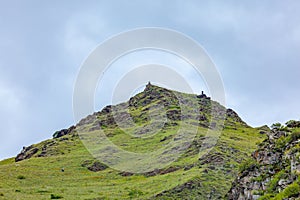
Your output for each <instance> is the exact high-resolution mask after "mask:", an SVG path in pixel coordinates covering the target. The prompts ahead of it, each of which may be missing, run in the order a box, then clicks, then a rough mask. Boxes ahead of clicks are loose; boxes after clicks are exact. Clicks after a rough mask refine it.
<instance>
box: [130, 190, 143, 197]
mask: <svg viewBox="0 0 300 200" xmlns="http://www.w3.org/2000/svg"><path fill="white" fill-rule="evenodd" d="M128 195H129V196H130V197H138V196H140V195H143V192H142V191H140V190H137V189H133V190H130V191H129V192H128Z"/></svg>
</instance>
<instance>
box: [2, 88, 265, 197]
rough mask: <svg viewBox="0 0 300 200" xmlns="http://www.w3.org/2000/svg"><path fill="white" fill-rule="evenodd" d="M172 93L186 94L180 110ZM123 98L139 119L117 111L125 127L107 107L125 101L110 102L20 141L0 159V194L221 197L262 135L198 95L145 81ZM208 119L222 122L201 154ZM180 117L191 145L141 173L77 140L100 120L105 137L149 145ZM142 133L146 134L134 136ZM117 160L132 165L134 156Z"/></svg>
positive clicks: (163, 140) (168, 138)
mask: <svg viewBox="0 0 300 200" xmlns="http://www.w3.org/2000/svg"><path fill="white" fill-rule="evenodd" d="M178 96H182V97H184V99H185V100H186V104H184V105H183V106H185V108H184V109H185V110H187V112H186V111H185V113H184V111H183V110H182V109H181V108H182V107H180V106H182V105H180V101H179V100H178ZM127 103H128V105H129V109H128V110H129V114H130V116H131V117H132V119H133V122H134V124H135V125H137V126H134V125H132V124H131V122H130V121H127V120H128V119H127V118H126V117H122V119H123V120H124V121H121V122H119V123H121V124H122V123H123V124H122V125H124V127H122V128H120V127H119V126H118V124H117V123H116V122H115V121H114V119H113V117H112V113H113V111H116V112H118V113H119V114H120V113H121V114H122V113H124V112H125V111H126V110H125V109H124V105H125V104H120V105H116V106H108V107H106V108H104V109H103V110H102V111H101V112H97V113H94V114H93V115H90V116H88V117H87V118H85V119H83V120H82V121H81V122H79V123H78V124H77V125H76V127H70V128H69V129H66V130H62V131H58V132H56V133H55V134H54V138H53V139H49V140H46V141H43V142H41V143H38V144H34V145H32V146H30V147H27V148H25V149H24V150H23V153H21V154H19V156H18V157H17V159H15V158H11V159H7V160H3V161H0V199H59V198H63V199H220V198H222V197H223V196H224V195H225V194H226V193H227V191H228V190H229V189H230V187H231V182H232V181H233V180H234V177H235V176H236V175H237V170H238V167H239V164H240V163H241V162H242V161H243V160H245V159H246V158H247V157H249V156H250V154H251V152H252V151H254V149H255V148H256V144H258V143H260V142H261V141H262V140H263V139H264V137H265V136H264V135H262V134H260V133H259V130H258V129H255V128H251V127H249V126H248V125H246V124H245V123H244V122H243V121H242V120H241V119H240V118H239V117H238V116H237V114H236V113H235V112H234V111H232V110H230V109H227V110H226V109H225V108H224V107H222V106H221V105H219V104H218V103H217V102H214V101H211V100H210V99H209V98H206V97H203V96H196V95H191V94H182V93H178V92H175V91H170V90H167V89H164V88H160V87H157V86H152V85H150V86H147V88H146V89H145V91H143V92H142V93H140V94H137V95H136V96H134V97H132V98H131V99H130V100H129V101H128V102H127ZM160 105H163V107H161V106H160ZM212 110H214V112H215V113H218V112H220V113H222V111H224V112H223V113H224V114H225V116H226V119H225V123H224V125H222V123H218V122H220V121H221V120H222V119H221V117H220V118H218V116H212V114H211V113H212V112H211V111H212ZM157 112H163V113H164V114H163V117H164V118H163V119H165V120H166V121H165V122H164V123H163V126H162V127H156V125H157V124H160V122H161V119H160V118H159V117H160V116H157V115H156V114H155V113H157ZM195 113H196V114H195ZM197 113H198V114H199V115H197ZM124 116H126V115H124ZM182 116H184V117H182ZM156 117H157V118H156ZM150 118H151V119H152V120H149V119H150ZM213 120H215V121H216V123H215V124H214V125H215V126H222V129H223V131H222V134H221V136H220V138H219V139H218V141H217V144H216V145H215V146H214V147H213V149H212V150H211V151H210V152H209V153H208V154H206V155H204V156H199V149H200V147H201V146H202V145H206V144H203V141H206V139H207V137H210V136H207V135H206V133H207V130H212V133H213V130H214V127H213V126H212V123H211V122H212V121H213ZM128 124H130V126H128ZM182 124H186V125H187V126H184V128H185V129H183V130H182V133H183V134H184V133H185V131H186V132H188V131H189V129H192V128H195V127H196V130H197V134H196V135H195V138H194V140H193V142H192V143H191V145H190V146H189V147H188V148H187V149H186V150H185V151H184V153H183V154H182V155H181V156H180V157H179V159H176V160H175V162H172V163H171V164H170V165H167V166H164V167H163V168H162V169H159V168H157V169H154V170H151V171H148V172H143V173H131V172H126V171H119V170H115V169H112V168H110V167H109V166H107V163H103V162H101V161H99V160H97V159H95V158H94V157H93V156H92V155H91V154H90V152H89V151H88V150H87V149H86V147H85V146H84V144H83V143H85V142H82V141H83V140H82V139H83V138H84V137H85V138H88V139H89V138H90V137H91V138H90V139H91V140H92V139H93V137H92V136H93V135H97V132H98V131H99V130H100V128H101V130H103V131H104V133H105V135H106V136H107V138H108V139H109V140H110V141H112V142H113V143H114V144H115V145H117V146H119V147H120V148H122V149H124V150H126V151H130V152H137V153H143V152H152V151H155V150H156V149H160V148H163V147H165V146H166V145H168V143H170V142H174V141H175V142H178V141H180V138H179V139H178V131H179V130H180V128H181V127H182ZM126 125H127V127H126ZM145 127H146V128H145ZM149 127H150V128H149ZM147 128H148V129H147ZM151 128H153V129H156V128H158V129H157V130H159V131H157V132H153V131H151ZM145 130H146V131H145ZM79 132H80V134H79ZM141 135H143V136H147V137H144V138H140V137H136V136H141ZM211 137H213V134H212V135H211ZM179 144H180V143H179ZM101 148H103V146H102V147H101ZM91 152H93V150H91ZM103 153H105V152H103ZM107 156H109V155H107ZM171 156H173V155H172V154H171V153H170V152H166V153H165V154H164V157H165V158H168V157H171ZM16 160H17V161H18V162H16ZM121 164H122V165H124V166H127V165H128V166H130V164H132V162H131V161H130V160H124V161H123V162H122V163H121Z"/></svg>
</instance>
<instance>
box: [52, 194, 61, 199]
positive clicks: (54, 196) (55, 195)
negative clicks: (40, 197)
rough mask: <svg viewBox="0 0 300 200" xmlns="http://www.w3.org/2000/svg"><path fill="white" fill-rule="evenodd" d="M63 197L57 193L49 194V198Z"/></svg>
mask: <svg viewBox="0 0 300 200" xmlns="http://www.w3.org/2000/svg"><path fill="white" fill-rule="evenodd" d="M62 198H63V197H62V196H60V195H57V194H51V196H50V199H62Z"/></svg>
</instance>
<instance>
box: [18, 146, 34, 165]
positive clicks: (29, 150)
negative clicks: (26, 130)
mask: <svg viewBox="0 0 300 200" xmlns="http://www.w3.org/2000/svg"><path fill="white" fill-rule="evenodd" d="M38 150H39V149H38V148H36V147H34V146H33V145H31V146H29V147H23V149H22V151H21V153H19V154H18V155H17V156H16V158H15V161H16V162H19V161H22V160H25V159H29V158H31V157H32V156H33V155H34V154H36V153H37V152H38Z"/></svg>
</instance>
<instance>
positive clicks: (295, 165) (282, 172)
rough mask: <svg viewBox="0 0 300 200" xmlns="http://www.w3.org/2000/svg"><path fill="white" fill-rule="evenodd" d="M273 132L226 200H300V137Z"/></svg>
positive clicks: (243, 168)
mask: <svg viewBox="0 0 300 200" xmlns="http://www.w3.org/2000/svg"><path fill="white" fill-rule="evenodd" d="M282 129H283V130H285V131H283V130H278V129H272V130H271V131H270V132H269V133H267V137H268V138H267V139H266V140H265V141H263V143H261V144H260V145H259V148H258V150H256V151H255V152H253V154H252V158H251V159H249V160H248V161H247V162H245V163H243V164H242V165H241V167H240V169H241V171H240V174H239V176H238V177H237V179H236V180H235V181H234V182H233V184H232V187H231V189H230V191H229V193H228V194H227V196H226V198H225V199H231V200H240V199H249V200H255V199H273V198H274V199H291V200H292V199H296V198H300V186H299V184H300V178H299V173H300V157H299V156H300V148H299V147H300V146H299V144H300V133H298V132H297V130H295V129H287V128H286V127H283V128H282Z"/></svg>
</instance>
